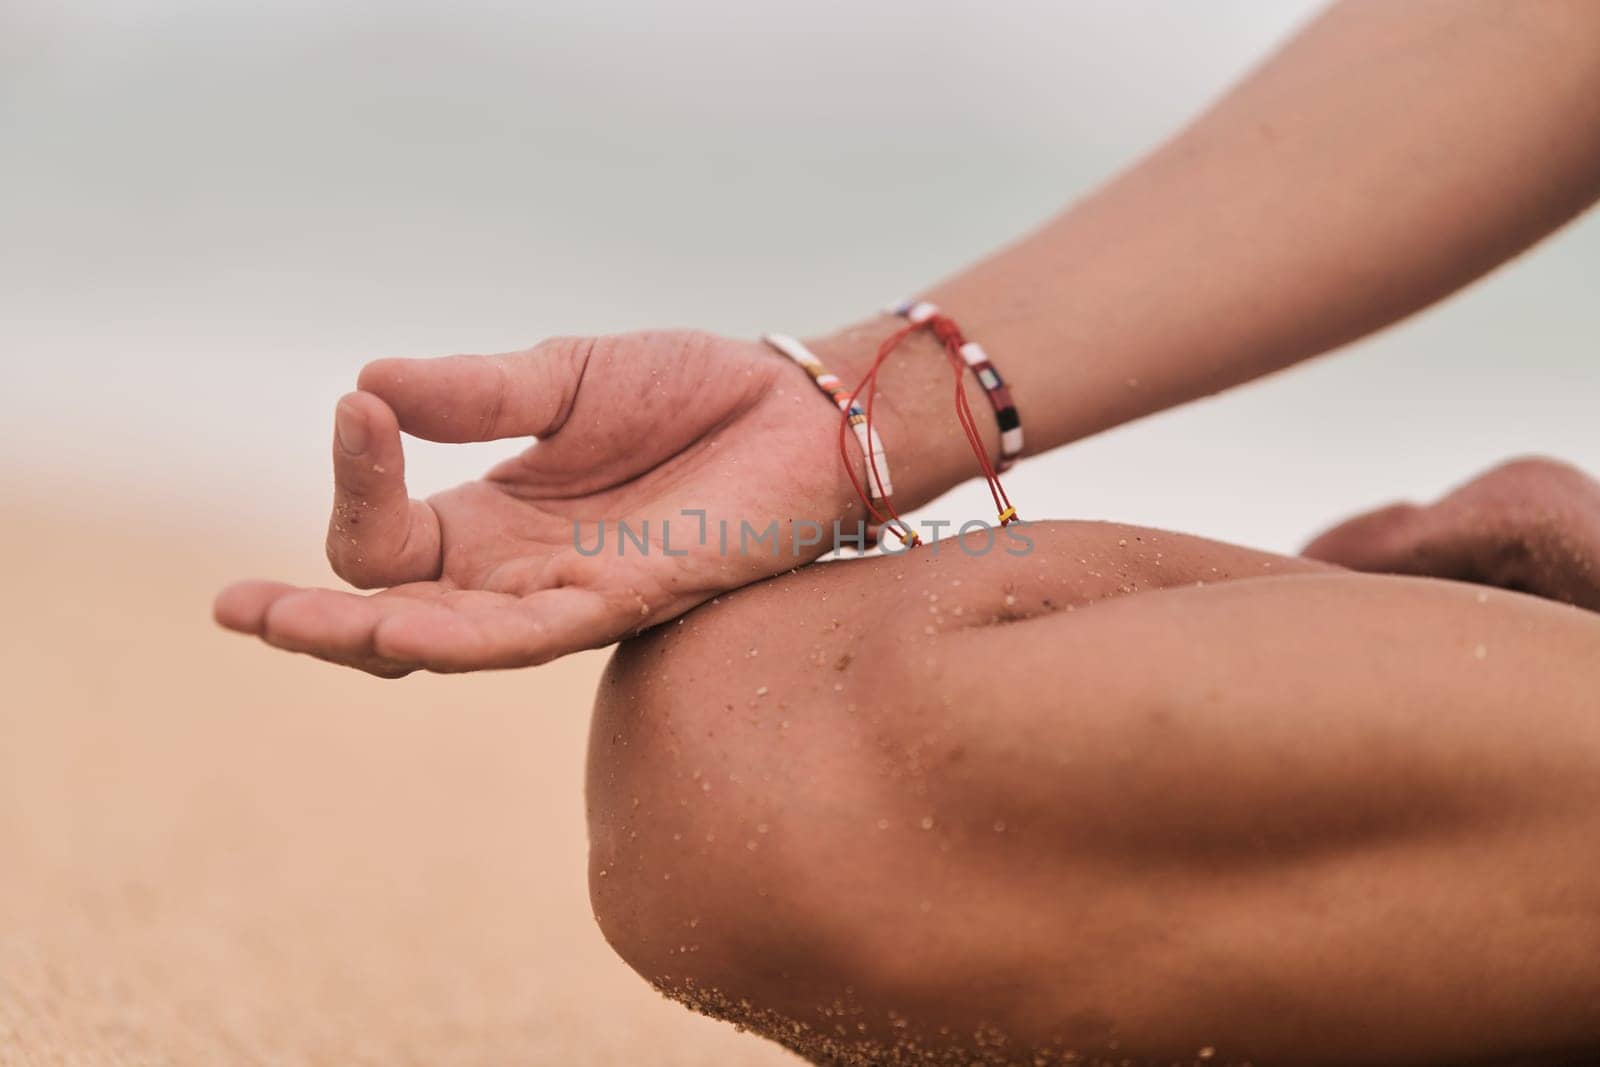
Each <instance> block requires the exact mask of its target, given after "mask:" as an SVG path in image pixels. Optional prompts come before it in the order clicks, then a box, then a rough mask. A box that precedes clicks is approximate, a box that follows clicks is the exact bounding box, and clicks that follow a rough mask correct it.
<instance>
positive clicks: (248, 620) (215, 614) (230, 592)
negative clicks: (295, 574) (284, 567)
mask: <svg viewBox="0 0 1600 1067" xmlns="http://www.w3.org/2000/svg"><path fill="white" fill-rule="evenodd" d="M294 591H295V587H294V586H292V585H287V584H285V583H283V582H263V581H249V582H235V583H234V584H232V585H230V586H228V587H227V588H226V589H224V590H223V591H222V592H220V593H218V594H217V599H216V600H215V601H213V602H212V605H211V617H212V618H214V619H216V620H217V624H218V625H219V626H222V627H224V628H226V629H229V630H237V631H238V632H239V633H242V634H250V635H252V636H255V637H259V636H261V628H262V622H263V620H264V619H265V618H266V615H267V609H268V608H269V607H271V606H272V603H273V601H275V600H278V599H279V598H281V597H283V596H285V595H286V594H289V593H292V592H294Z"/></svg>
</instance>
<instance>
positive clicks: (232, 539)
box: [0, 487, 797, 1067]
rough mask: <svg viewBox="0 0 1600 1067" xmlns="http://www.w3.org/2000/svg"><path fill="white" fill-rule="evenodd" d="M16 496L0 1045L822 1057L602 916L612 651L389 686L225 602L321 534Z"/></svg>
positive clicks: (447, 1060)
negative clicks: (595, 795) (618, 942)
mask: <svg viewBox="0 0 1600 1067" xmlns="http://www.w3.org/2000/svg"><path fill="white" fill-rule="evenodd" d="M7 504H8V507H7V523H6V527H5V529H4V533H3V535H0V536H3V538H4V541H3V542H0V543H3V545H4V548H5V555H6V558H7V559H9V560H10V561H11V566H10V567H9V568H8V570H9V572H10V573H9V581H8V582H7V587H8V588H7V592H8V594H9V595H8V603H7V605H6V608H7V610H6V611H5V614H4V621H3V623H0V636H3V642H0V644H3V647H0V665H3V667H4V671H5V676H6V678H7V681H8V688H9V694H8V696H7V698H6V700H5V701H4V704H3V705H0V783H3V785H0V1063H3V1064H6V1065H18V1067H24V1065H42V1064H62V1065H66V1064H83V1065H100V1064H158V1063H161V1064H164V1063H173V1064H208V1065H209V1064H233V1063H271V1064H284V1065H299V1064H340V1065H343V1064H358V1063H383V1064H447V1065H448V1064H495V1065H502V1064H634V1063H648V1064H653V1065H668V1067H670V1065H674V1064H707V1063H716V1064H736V1065H737V1064H753V1065H760V1064H778V1063H795V1062H797V1061H795V1060H793V1059H792V1058H790V1057H789V1056H788V1055H787V1054H785V1053H782V1052H780V1051H778V1050H777V1049H775V1048H773V1047H769V1046H767V1045H766V1044H765V1043H763V1042H761V1041H758V1040H756V1039H754V1038H750V1037H747V1036H742V1035H739V1034H736V1033H734V1032H733V1031H732V1030H730V1029H728V1028H727V1027H724V1026H722V1025H721V1024H717V1023H712V1022H710V1021H708V1020H705V1019H700V1018H697V1017H694V1016H691V1015H689V1014H688V1013H686V1012H684V1011H683V1010H682V1009H680V1008H678V1007H676V1006H674V1005H671V1004H668V1003H667V1002H665V1001H663V1000H661V999H660V998H659V997H658V996H657V995H656V994H655V993H654V992H653V991H652V990H651V989H650V988H649V987H648V986H647V985H646V984H645V983H644V982H643V981H642V980H640V979H639V978H638V977H637V976H635V975H634V974H633V973H632V972H631V971H629V970H628V969H627V968H626V967H625V966H624V965H623V964H622V963H621V962H620V961H619V960H617V959H616V957H615V956H613V955H612V954H611V953H610V950H609V949H608V948H607V947H606V945H605V943H604V942H603V940H602V939H601V937H600V934H599V931H598V930H597V928H596V927H595V924H594V922H593V919H592V917H591V915H590V912H589V906H588V896H587V891H586V889H585V884H584V849H585V844H584V823H583V803H582V767H583V761H582V756H583V746H584V741H585V734H586V731H587V720H588V711H589V701H590V697H591V693H592V687H593V683H594V680H595V678H596V676H597V674H598V672H599V670H600V667H601V665H602V664H603V662H604V654H601V653H596V654H590V655H586V656H580V657H576V658H574V659H571V660H569V661H565V662H562V663H558V664H555V665H552V666H550V667H546V668H541V669H538V670H534V671H521V672H514V673H509V674H498V675H487V676H473V677H461V678H436V677H414V678H410V679H406V680H404V681H401V682H382V681H379V680H376V679H371V678H367V677H364V676H361V675H357V674H355V673H353V672H347V671H341V670H338V669H334V668H331V667H326V666H323V665H321V664H318V663H316V662H313V661H311V660H309V659H305V658H303V657H292V656H288V655H285V654H283V653H280V652H275V651H273V650H270V649H267V648H265V647H264V646H260V645H258V644H257V643H255V642H252V641H249V640H246V639H242V638H238V637H235V636H233V635H228V634H224V633H222V632H220V631H218V630H216V629H215V628H214V627H213V626H212V624H211V622H210V619H209V603H210V598H211V595H212V592H213V591H214V589H215V588H216V587H217V585H218V584H219V583H220V582H222V581H224V580H226V579H228V578H231V577H239V576H246V575H268V574H273V573H274V570H273V564H288V565H289V566H291V567H292V568H293V569H291V570H284V569H282V568H281V567H280V569H278V570H277V571H276V573H277V574H279V575H280V576H283V577H287V578H290V579H303V580H317V579H318V570H319V569H320V568H318V567H316V566H314V564H316V563H318V562H319V561H318V560H317V559H316V555H317V550H316V548H315V546H277V547H269V546H263V545H260V544H254V545H252V544H249V543H248V541H249V538H248V535H246V536H245V537H244V539H243V543H241V538H240V536H239V531H238V530H231V531H230V530H227V529H224V528H223V527H222V526H220V525H219V527H218V529H217V530H215V531H211V530H204V529H201V530H195V529H190V528H177V527H176V525H175V527H174V528H173V529H166V530H163V529H159V528H155V529H153V528H151V527H150V526H149V519H148V518H147V517H146V516H145V515H143V514H141V512H140V510H139V508H138V502H137V501H136V500H135V499H134V498H133V497H132V495H131V494H130V495H129V496H128V497H127V498H126V499H121V500H116V499H107V498H105V497H103V496H98V495H96V494H93V493H90V492H87V491H84V492H75V493H67V492H62V491H59V490H58V491H53V492H52V493H50V494H49V496H48V498H46V497H43V496H40V495H39V494H37V493H30V492H28V491H27V490H22V489H17V488H15V487H12V488H11V489H10V490H9V491H8V492H7ZM220 521H221V520H219V522H220ZM295 547H300V548H303V551H299V552H293V553H291V551H290V549H291V548H295ZM290 561H293V562H290ZM324 580H325V579H324Z"/></svg>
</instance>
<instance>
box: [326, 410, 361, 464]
mask: <svg viewBox="0 0 1600 1067" xmlns="http://www.w3.org/2000/svg"><path fill="white" fill-rule="evenodd" d="M333 432H334V434H335V436H337V437H338V438H339V447H340V448H342V449H344V450H345V451H346V452H349V453H350V454H351V455H359V454H360V453H362V452H364V451H366V448H367V420H366V417H365V416H364V415H362V414H361V412H359V411H357V410H355V409H354V408H353V407H351V406H350V405H349V404H340V405H339V409H338V410H337V411H335V412H334V415H333Z"/></svg>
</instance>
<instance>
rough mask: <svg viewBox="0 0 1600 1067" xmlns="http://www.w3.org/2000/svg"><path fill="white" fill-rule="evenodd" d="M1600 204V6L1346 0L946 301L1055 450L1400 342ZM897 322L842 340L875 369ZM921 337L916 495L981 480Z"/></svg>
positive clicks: (907, 400)
mask: <svg viewBox="0 0 1600 1067" xmlns="http://www.w3.org/2000/svg"><path fill="white" fill-rule="evenodd" d="M1597 195H1600V5H1595V4H1592V3H1587V2H1583V0H1577V2H1547V3H1540V4H1514V3H1504V2H1493V0H1476V2H1471V3H1465V2H1448V3H1423V2H1417V3H1408V4H1381V3H1343V4H1339V5H1337V6H1335V7H1334V8H1333V9H1332V10H1330V11H1329V12H1328V13H1327V14H1326V15H1324V16H1323V17H1322V18H1320V19H1319V20H1317V21H1316V22H1314V23H1313V24H1311V25H1310V26H1308V27H1307V28H1306V29H1305V30H1304V31H1303V32H1302V33H1301V34H1299V35H1298V36H1297V37H1296V38H1295V39H1293V40H1292V41H1290V42H1289V43H1288V44H1287V45H1286V46H1285V47H1284V48H1283V49H1282V50H1281V51H1280V52H1279V53H1278V54H1277V55H1276V56H1274V57H1273V58H1272V59H1270V60H1269V61H1268V62H1267V63H1266V64H1264V65H1263V66H1262V67H1261V68H1260V69H1258V70H1257V71H1255V72H1254V73H1252V74H1251V75H1250V76H1249V77H1248V78H1247V79H1246V80H1245V81H1244V82H1242V83H1241V84H1240V85H1239V86H1237V87H1236V88H1235V89H1234V90H1233V91H1232V92H1231V93H1230V94H1229V95H1228V96H1226V97H1225V98H1224V99H1223V100H1221V101H1220V102H1219V103H1218V104H1217V105H1216V106H1214V107H1213V108H1212V109H1210V110H1209V111H1208V112H1206V113H1205V114H1204V115H1202V116H1201V117H1200V118H1199V119H1198V120H1196V121H1195V122H1194V123H1193V124H1192V125H1191V126H1190V127H1189V128H1188V129H1186V130H1185V131H1183V132H1182V133H1181V134H1180V135H1179V136H1178V137H1176V138H1175V139H1174V140H1172V141H1171V142H1170V143H1168V144H1166V145H1165V146H1163V147H1161V148H1160V149H1158V150H1157V151H1156V152H1154V153H1153V154H1152V155H1150V156H1149V157H1148V158H1146V159H1145V160H1143V161H1142V162H1140V163H1139V164H1137V165H1136V166H1134V167H1133V168H1132V169H1130V170H1129V171H1127V172H1126V173H1124V174H1123V175H1121V176H1120V177H1118V178H1117V179H1115V180H1114V181H1112V182H1111V183H1110V184H1108V185H1107V186H1105V187H1104V188H1103V189H1101V190H1100V191H1098V192H1096V193H1095V194H1093V195H1091V196H1089V197H1087V198H1086V199H1084V200H1082V201H1081V202H1079V203H1078V204H1076V205H1074V206H1073V207H1071V208H1070V209H1069V210H1067V211H1066V212H1065V213H1064V214H1063V215H1061V216H1060V217H1058V218H1057V219H1055V220H1054V221H1052V222H1050V223H1049V224H1047V225H1046V226H1044V227H1043V228H1041V229H1040V230H1038V231H1037V232H1035V233H1033V234H1032V235H1030V236H1028V237H1026V238H1024V239H1023V240H1021V241H1020V242H1018V243H1016V244H1014V245H1012V246H1011V247H1009V248H1007V249H1005V250H1003V251H1001V252H999V253H998V254H996V255H994V256H991V257H990V258H988V259H986V260H984V261H982V262H980V263H979V264H977V265H976V266H974V267H972V268H970V269H968V270H965V271H963V272H961V273H960V274H958V275H956V276H955V277H953V278H951V279H949V280H948V281H945V282H943V283H941V284H939V285H937V286H935V287H934V288H932V289H930V290H928V291H927V292H926V293H925V294H924V295H926V296H927V297H928V298H929V299H931V300H933V301H935V302H937V303H938V304H940V305H941V306H942V307H944V308H945V309H947V310H948V311H949V312H950V313H951V314H952V315H953V316H954V317H955V318H956V319H957V321H959V322H960V323H961V325H962V327H963V329H964V330H965V331H966V333H967V334H968V335H969V336H971V337H973V338H975V339H977V340H980V341H981V342H982V343H983V344H984V346H985V347H986V348H987V349H988V350H989V351H990V353H991V354H992V355H993V356H994V358H995V360H996V363H997V365H998V366H999V367H1000V369H1001V371H1002V373H1003V374H1004V375H1005V376H1006V377H1007V378H1008V379H1009V380H1010V383H1011V385H1012V392H1013V395H1014V396H1015V398H1016V401H1017V404H1018V407H1019V410H1020V411H1021V413H1022V417H1023V420H1024V425H1025V428H1026V432H1027V438H1028V451H1029V452H1040V451H1045V450H1048V449H1051V448H1054V447H1056V446H1059V445H1061V444H1064V443H1067V442H1069V441H1073V440H1076V439H1079V438H1082V437H1085V436H1087V435H1090V434H1093V433H1096V432H1099V431H1101V430H1104V429H1107V428H1109V427H1112V426H1115V425H1118V424H1120V423H1123V422H1126V421H1128V420H1130V419H1134V418H1137V417H1139V416H1142V415H1146V414H1149V413H1152V412H1155V411H1159V410H1162V409H1164V408H1167V407H1170V406H1172V405H1175V404H1179V403H1183V402H1185V401H1187V400H1191V399H1194V398H1196V397H1199V396H1203V395H1206V394H1209V393H1212V392H1215V391H1217V390H1220V389H1223V388H1226V387H1228V386H1231V385H1234V384H1237V383H1240V382H1243V381H1246V380H1249V379H1251V378H1254V377H1257V376H1259V375H1262V374H1266V373H1268V372H1270V371H1273V370H1276V369H1279V368H1282V367H1285V366H1288V365H1290V364H1292V363H1295V362H1297V361H1299V360H1302V359H1305V358H1308V357H1310V356H1313V355H1316V354H1318V353H1321V352H1325V351H1327V350H1329V349H1331V348H1334V347H1336V346H1338V345H1340V344H1343V343H1345V342H1348V341H1350V340H1352V339H1354V338H1357V337H1360V336H1362V335H1364V334H1366V333H1369V332H1371V331H1373V330H1376V329H1379V328H1381V327H1383V326H1385V325H1387V324H1389V323H1391V322H1393V321H1395V320H1397V319H1399V318H1401V317H1403V316H1405V315H1407V314H1410V313H1411V312H1413V311H1416V310H1417V309H1419V308H1421V307H1424V306H1426V305H1427V304H1429V303H1431V302H1433V301H1435V300H1438V299H1440V298H1441V297H1443V296H1445V295H1447V294H1449V293H1450V292H1452V291H1454V290H1455V289H1457V288H1459V287H1460V286H1462V285H1464V284H1466V283H1468V282H1469V281H1471V280H1472V279H1474V278H1476V277H1477V276H1479V275H1480V274H1482V273H1483V272H1485V271H1487V270H1489V269H1491V268H1492V267H1494V266H1495V265H1497V264H1498V263H1500V262H1502V261H1504V260H1505V259H1507V258H1509V257H1510V256H1512V255H1514V254H1516V253H1517V252H1518V251H1520V250H1521V249H1523V248H1525V247H1526V246H1528V245H1529V244H1531V243H1533V242H1534V241H1536V240H1538V239H1539V238H1540V237H1542V236H1544V235H1545V234H1547V233H1548V232H1550V231H1551V230H1553V229H1554V228H1556V227H1557V226H1559V225H1561V224H1562V223H1563V222H1564V221H1566V220H1567V219H1569V218H1571V217H1572V216H1573V215H1575V214H1576V213H1578V212H1579V211H1581V210H1582V209H1583V208H1584V207H1586V206H1587V205H1588V204H1589V203H1591V202H1592V201H1593V200H1594V198H1595V197H1596V196H1597ZM893 326H894V324H893V323H892V322H891V321H890V320H888V319H887V318H883V319H877V320H873V321H871V322H868V323H865V324H863V325H861V326H859V327H856V328H854V329H851V330H848V331H843V332H841V333H840V334H839V335H836V336H834V337H832V338H828V339H826V340H824V341H823V342H820V343H819V347H820V348H822V349H823V350H824V351H825V352H826V353H828V354H829V355H830V357H831V358H832V359H833V360H834V361H835V362H837V363H839V364H840V365H841V366H842V367H845V368H847V369H850V368H855V367H859V366H861V365H863V364H864V362H865V361H866V360H867V359H868V358H869V357H870V352H871V351H872V350H873V349H875V347H876V344H877V342H878V340H880V339H881V338H882V337H883V336H884V335H886V334H887V333H888V332H889V331H890V330H891V329H892V328H893ZM919 343H920V344H921V345H922V346H923V348H924V351H923V352H922V353H921V354H920V356H919V355H917V354H913V353H907V354H906V355H905V356H904V358H897V359H896V361H895V363H894V364H893V365H892V366H891V368H890V369H889V370H888V371H887V372H886V376H885V378H884V379H883V381H884V386H883V391H882V393H881V394H880V395H881V397H882V398H883V399H882V400H881V401H880V402H881V403H887V404H888V405H890V406H891V409H892V411H893V413H894V414H893V418H894V419H895V420H896V429H897V430H898V432H899V437H900V441H899V442H898V443H899V444H900V448H899V449H895V444H896V443H897V442H895V441H889V442H888V443H889V446H890V448H891V449H892V450H895V451H896V452H897V453H898V454H896V455H895V459H896V466H895V476H896V482H897V483H899V484H900V485H902V486H903V487H904V492H905V494H906V495H907V496H908V497H910V498H914V499H916V500H922V499H926V498H927V497H929V496H932V495H934V494H936V493H937V492H939V491H941V490H943V489H945V488H948V486H949V485H951V484H954V483H955V482H958V481H960V480H962V479H964V478H965V477H967V476H968V475H970V474H971V473H972V471H973V469H974V468H973V465H972V460H971V458H970V455H969V454H968V453H967V452H966V447H967V446H966V442H965V440H964V439H963V438H962V437H961V436H960V434H959V433H954V432H949V433H947V432H944V431H945V428H946V427H953V425H954V423H953V420H952V419H951V418H950V412H949V404H950V399H949V390H948V388H944V387H943V385H944V383H946V382H948V380H949V379H948V373H949V372H948V370H947V368H946V367H945V366H944V364H943V361H942V360H939V359H937V358H936V357H934V358H923V357H931V356H932V353H930V352H928V351H926V348H927V346H929V345H930V344H931V342H928V341H926V340H925V339H924V340H922V341H920V342H919ZM974 396H975V399H976V394H974ZM974 410H975V411H980V412H981V411H982V410H983V406H982V404H981V401H978V402H977V403H975V406H974ZM979 421H980V424H981V425H982V428H983V430H984V432H985V434H986V435H987V436H988V438H989V440H988V443H989V446H990V448H991V453H993V451H994V448H995V444H996V432H995V428H994V425H993V420H992V419H989V418H982V417H980V420H979ZM886 440H888V438H886ZM902 457H904V458H902Z"/></svg>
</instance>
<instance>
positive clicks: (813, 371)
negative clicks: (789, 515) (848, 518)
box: [761, 333, 894, 502]
mask: <svg viewBox="0 0 1600 1067" xmlns="http://www.w3.org/2000/svg"><path fill="white" fill-rule="evenodd" d="M761 339H762V340H763V341H765V342H766V343H767V344H768V345H770V346H771V347H772V348H774V349H776V350H778V351H779V352H782V353H783V354H784V355H786V356H788V357H789V358H790V359H792V360H794V361H795V362H796V363H798V364H800V366H801V368H803V369H804V370H805V372H806V373H807V374H809V375H810V376H811V380H812V381H813V382H815V383H816V384H817V388H818V389H821V390H822V391H823V392H824V393H826V394H827V395H828V396H829V398H831V399H832V400H833V402H834V403H835V404H836V405H838V408H839V410H840V411H842V412H844V414H845V418H846V419H848V420H849V422H850V429H851V431H853V432H854V433H855V435H856V442H857V443H858V444H860V445H861V454H862V455H863V456H865V457H866V460H867V492H868V493H869V494H871V496H872V499H873V501H875V502H881V501H886V500H888V499H889V497H890V495H892V494H893V493H894V485H893V484H892V483H891V482H890V481H889V460H888V457H886V456H885V455H884V452H883V441H882V440H881V439H880V438H879V437H878V431H877V430H876V429H875V428H873V427H872V426H869V425H868V424H867V413H866V411H864V410H863V409H862V407H861V405H860V404H858V403H856V402H855V401H854V400H853V399H852V398H851V396H850V390H848V389H846V388H845V385H844V383H843V382H841V381H840V380H839V379H838V377H837V376H835V375H832V374H829V373H828V369H827V368H826V367H824V366H823V365H822V360H820V359H818V358H817V357H816V353H814V352H812V351H811V349H809V348H807V347H806V346H805V345H803V344H801V343H800V342H799V341H797V340H795V339H794V338H793V337H790V336H788V335H787V334H781V333H769V334H766V335H764V336H763V337H762V338H761Z"/></svg>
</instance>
